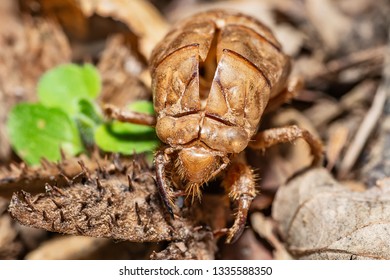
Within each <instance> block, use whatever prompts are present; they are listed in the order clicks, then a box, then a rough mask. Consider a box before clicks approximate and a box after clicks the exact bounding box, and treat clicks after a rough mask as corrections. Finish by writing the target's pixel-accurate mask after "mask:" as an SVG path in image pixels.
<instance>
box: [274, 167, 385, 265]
mask: <svg viewBox="0 0 390 280" xmlns="http://www.w3.org/2000/svg"><path fill="white" fill-rule="evenodd" d="M272 216H273V218H274V219H275V220H276V221H277V222H278V227H279V231H280V233H281V236H282V238H283V240H284V242H285V243H286V247H287V249H288V251H289V252H290V253H291V254H292V255H293V256H294V257H295V258H298V259H390V238H389V237H390V236H389V231H390V186H389V184H387V185H384V186H382V187H373V188H371V189H369V190H368V191H365V192H353V191H351V190H350V189H348V188H346V187H345V186H343V185H341V184H340V183H338V182H337V181H336V180H334V179H333V178H332V176H331V175H330V174H329V173H328V171H327V170H326V169H323V168H317V169H311V170H309V171H307V172H306V173H304V174H301V175H299V176H297V177H296V178H293V179H292V180H291V181H290V182H288V183H287V184H286V185H284V186H282V187H280V188H279V190H278V193H277V195H276V198H275V202H274V205H273V213H272Z"/></svg>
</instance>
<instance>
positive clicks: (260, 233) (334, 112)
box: [0, 0, 390, 259]
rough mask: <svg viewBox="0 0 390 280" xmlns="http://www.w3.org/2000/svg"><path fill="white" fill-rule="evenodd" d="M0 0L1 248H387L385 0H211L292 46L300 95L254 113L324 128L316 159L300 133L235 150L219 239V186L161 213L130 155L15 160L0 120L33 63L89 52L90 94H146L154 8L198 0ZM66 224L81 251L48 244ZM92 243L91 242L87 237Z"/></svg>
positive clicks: (83, 58)
mask: <svg viewBox="0 0 390 280" xmlns="http://www.w3.org/2000/svg"><path fill="white" fill-rule="evenodd" d="M2 2H3V3H2V4H1V6H0V11H1V13H2V14H4V15H5V16H6V17H7V19H8V20H7V22H8V23H9V24H13V26H14V27H15V28H7V30H5V29H1V28H0V31H1V32H0V38H1V40H0V44H1V47H2V52H1V53H0V61H1V62H2V63H0V65H1V66H0V119H1V122H0V144H1V145H0V147H1V150H0V162H2V163H6V164H3V165H2V166H0V196H1V200H0V201H1V203H3V204H4V207H0V208H1V209H2V212H1V214H0V221H1V225H2V227H1V228H2V230H1V231H0V258H2V259H3V258H11V259H20V258H29V259H30V258H31V259H32V258H38V259H39V258H45V259H49V258H60V259H88V258H104V256H112V258H154V259H183V258H184V259H213V258H220V259H224V258H225V259H226V258H229V259H235V258H241V259H243V258H249V259H251V258H264V259H269V258H274V259H289V258H299V259H389V258H390V256H389V255H388V252H389V250H388V249H389V248H388V246H389V242H388V239H389V238H388V234H386V230H387V224H388V217H389V216H390V215H389V213H388V211H389V209H388V207H387V204H388V203H387V200H388V197H387V196H388V187H389V183H388V177H389V176H390V169H389V166H390V165H389V162H390V160H389V149H388V147H389V145H390V144H389V143H388V142H389V141H388V140H389V139H390V137H389V122H388V113H389V112H390V110H389V106H388V105H389V102H388V96H389V94H388V88H389V87H388V86H387V83H388V78H386V77H388V75H387V74H386V72H385V71H384V70H383V69H384V65H386V64H387V65H388V63H387V62H385V64H384V61H385V59H384V58H385V54H386V48H387V44H388V43H387V38H388V26H389V25H390V24H389V21H388V17H387V16H386V15H388V13H389V11H390V6H389V5H388V3H387V2H386V1H384V0H383V1H375V2H372V1H368V0H361V1H352V0H344V1H337V2H336V1H320V3H311V1H295V0H288V1H285V0H283V1H267V0H264V1H263V0H262V1H250V0H237V1H210V2H212V3H211V4H210V5H212V6H213V7H214V8H215V7H226V6H229V7H231V8H233V9H240V8H242V9H244V12H245V10H246V11H253V13H254V14H255V15H257V16H258V18H259V20H261V21H265V22H267V24H268V25H270V26H271V28H272V29H273V31H274V32H275V33H276V36H277V37H278V38H279V39H280V40H281V43H282V45H283V48H284V49H285V50H286V51H288V53H289V54H290V55H292V56H293V57H294V59H295V63H294V68H293V73H294V75H299V76H301V77H303V79H304V80H305V89H304V90H303V91H302V92H301V93H300V95H298V96H297V97H296V98H295V99H294V100H293V101H292V102H291V103H290V104H287V105H284V106H283V107H282V108H281V109H280V110H278V111H276V112H273V113H271V114H269V115H268V116H266V117H265V119H264V122H263V123H262V125H263V126H264V127H267V125H274V124H275V123H278V124H283V123H289V122H290V123H291V122H293V123H299V125H302V124H305V126H306V127H311V129H312V130H313V131H314V132H315V133H317V134H318V135H319V136H320V137H321V138H322V139H323V140H324V143H325V146H326V155H327V162H325V166H326V167H327V170H326V169H313V170H310V169H309V170H305V168H306V167H305V166H306V160H307V158H306V156H302V155H304V154H305V153H307V147H305V145H304V143H299V142H298V141H297V142H296V143H295V144H294V145H281V146H279V147H275V148H274V149H271V150H268V151H266V152H265V153H264V154H260V153H248V158H249V161H250V162H251V163H252V165H253V166H254V168H257V169H256V172H258V173H259V177H260V178H261V179H260V180H259V181H258V187H259V190H260V192H259V196H258V197H257V198H256V199H255V200H254V204H253V205H252V207H251V213H250V219H249V221H248V228H247V229H246V230H245V232H244V234H243V236H242V238H241V239H240V240H238V242H237V243H236V244H233V245H231V246H232V250H230V251H229V250H227V249H228V247H227V245H224V244H222V242H218V240H219V239H218V234H216V232H215V230H218V229H221V228H224V227H226V226H227V225H228V223H229V219H231V214H232V213H234V209H230V207H229V205H228V204H227V203H226V201H224V200H223V198H222V196H221V195H220V193H219V192H218V191H217V192H216V193H213V191H211V193H206V194H205V197H204V200H203V202H205V201H209V203H208V204H205V203H202V205H200V204H198V203H195V204H194V205H192V206H191V207H188V206H183V208H181V212H180V213H181V214H182V215H181V218H180V217H177V218H176V219H175V220H174V221H173V222H172V221H171V220H170V219H167V216H166V215H167V213H165V212H164V209H163V207H162V206H161V202H160V199H159V196H158V193H157V192H156V189H155V183H154V181H153V178H152V177H153V172H154V171H153V168H150V167H149V166H148V165H147V164H146V163H145V161H144V160H143V159H142V157H141V159H140V157H139V156H136V157H131V156H130V157H117V156H101V155H98V154H97V153H93V154H90V155H88V156H87V155H82V156H80V157H73V158H63V159H62V160H61V161H59V162H58V163H49V162H47V161H46V160H43V161H42V165H41V167H28V166H27V165H25V164H24V163H21V162H20V161H19V159H18V158H16V157H15V155H13V154H12V153H11V150H10V148H9V145H8V144H7V143H8V141H7V135H6V131H5V129H4V124H5V119H6V118H7V112H8V111H9V108H11V107H12V106H13V105H14V104H16V103H18V102H21V101H34V100H36V95H35V85H36V82H37V80H38V78H39V77H40V76H41V75H42V73H43V72H45V71H46V70H47V69H50V68H52V67H53V66H55V65H57V64H60V63H64V62H69V61H71V60H73V61H77V62H93V63H95V64H97V65H98V68H99V70H100V73H101V76H102V82H103V85H102V86H103V94H102V96H101V100H100V102H101V104H105V103H112V104H116V105H120V106H126V104H128V103H130V102H131V101H134V100H139V99H149V100H150V99H151V92H150V89H149V86H150V77H149V74H148V68H147V67H148V66H147V58H148V56H149V53H150V50H151V49H152V48H153V45H154V43H155V42H156V41H157V40H158V38H159V37H161V36H163V35H164V33H165V32H166V30H167V27H168V25H169V24H168V23H167V22H174V21H175V20H177V19H178V18H179V17H180V16H182V17H183V16H185V15H188V14H190V13H193V12H196V10H198V9H207V8H210V6H209V4H206V3H204V2H203V1H179V0H170V1H164V3H162V2H159V3H158V7H159V8H160V9H161V10H160V11H157V10H156V9H155V8H154V7H152V6H151V5H150V3H148V1H131V3H127V2H126V3H125V2H123V1H119V0H117V1H107V0H106V1H103V0H102V1H76V0H75V1H68V2H67V3H65V2H63V1H43V0H19V1H8V0H7V1H2ZM166 3H167V4H166ZM183 3H184V4H183ZM58 5H60V6H61V7H62V9H60V10H59V9H57V8H58V7H59V6H58ZM131 5H132V6H131ZM130 6H131V7H130ZM18 7H20V11H19V10H18ZM164 18H165V19H167V20H165V19H164ZM329 18H332V19H334V21H332V23H334V24H328V23H329V22H328V21H327V19H329ZM324 21H325V22H326V23H323V22H324ZM3 26H4V25H3ZM97 26H101V27H104V28H96V27H97ZM340 26H341V27H342V28H339V27H340ZM286 30H287V31H286ZM363 31H364V32H363ZM43 34H45V37H44V38H45V40H42V38H43V37H42V36H43ZM335 34H338V35H337V36H336V35H335ZM10 38H11V39H12V40H11V39H10ZM292 42H293V43H292ZM38 43H39V44H38ZM10 58H12V59H10ZM22 61H23V62H22ZM9 73H12V74H13V75H9ZM383 85H386V86H383ZM381 88H385V90H386V94H384V95H385V98H382V101H381V106H382V107H380V106H373V105H372V104H373V103H372V102H373V100H374V99H375V98H376V97H375V96H376V95H377V94H375V93H378V92H379V91H380V89H381ZM382 97H383V96H382ZM287 107H290V108H291V107H292V108H294V109H293V110H291V109H289V110H286V108H287ZM370 108H375V110H376V112H375V113H376V117H375V119H376V121H375V122H372V123H371V124H370V127H371V128H370V129H371V130H372V131H371V132H370V131H369V133H367V132H366V133H365V135H364V137H363V138H364V139H360V136H359V137H358V134H359V135H361V134H360V133H358V130H360V129H361V128H359V127H361V126H362V124H363V123H364V121H363V120H364V119H365V118H367V116H368V113H367V112H369V110H370ZM378 117H379V118H378ZM366 131H367V130H366ZM357 137H358V138H359V141H364V144H363V145H362V144H359V146H360V148H359V149H357V150H355V152H354V160H353V161H352V163H350V164H349V167H348V168H347V169H345V167H342V166H343V163H342V162H343V160H345V158H346V154H347V153H348V150H350V149H351V143H352V142H353V141H354V140H353V139H354V138H355V139H356V138H357ZM356 141H357V140H356ZM343 168H344V169H343ZM302 170H305V171H302ZM342 170H344V171H342ZM135 174H137V175H139V176H135ZM340 174H342V175H343V176H340ZM129 178H130V179H129ZM129 185H132V186H133V187H134V189H133V191H132V192H131V191H129V190H130V188H129ZM210 189H211V190H213V188H212V186H210ZM294 190H295V191H294ZM354 190H358V191H354ZM13 193H14V194H13ZM11 196H12V199H11V200H10V198H11ZM9 201H11V204H10V205H9V210H10V213H7V211H6V209H7V204H8V202H9ZM3 204H1V205H3ZM204 205H209V206H208V207H206V208H204ZM271 212H272V215H270V213H271ZM10 214H11V215H12V216H13V217H14V218H15V220H17V221H19V222H20V223H21V224H26V225H29V227H22V226H20V224H19V223H17V222H16V221H15V220H13V219H11V216H10ZM151 217H153V219H151ZM31 227H37V228H39V229H37V230H35V232H33V231H32V230H33V229H32V228H31ZM47 231H55V232H60V233H67V234H71V235H70V236H62V237H61V236H57V235H53V234H47ZM213 233H214V234H213ZM319 233H321V234H319ZM72 235H76V236H72ZM23 236H29V237H30V239H31V240H34V242H31V244H28V242H27V241H26V240H28V239H29V238H25V237H23ZM34 236H35V237H34ZM85 236H93V237H85ZM101 237H105V239H99V238H101ZM72 238H75V239H77V240H78V241H77V242H81V243H80V244H84V245H83V246H85V247H83V246H81V245H80V248H85V250H84V253H82V252H80V251H77V250H71V248H69V249H70V250H69V251H67V252H65V251H64V254H62V255H61V254H59V255H57V256H55V255H53V254H51V253H53V252H54V251H58V250H57V249H55V248H58V247H56V246H60V247H61V246H62V247H67V246H68V245H67V244H69V243H67V242H70V241H71V239H72ZM90 238H92V239H90ZM96 238H98V239H96ZM110 239H112V240H127V241H122V242H119V243H115V242H111V241H110ZM130 241H135V242H136V243H134V242H130ZM146 241H147V242H146ZM58 244H59V245H58ZM88 244H90V245H88ZM93 244H95V245H96V244H100V245H98V246H96V247H97V248H96V250H88V248H91V247H93V246H94V245H93ZM113 248H115V250H114V249H113ZM120 248H122V249H120ZM112 250H114V251H112ZM126 250H127V251H126ZM132 250H133V251H134V254H133V255H131V254H129V253H128V251H132ZM124 251H126V252H127V253H126V252H124ZM45 252H46V253H45ZM115 252H116V253H115Z"/></svg>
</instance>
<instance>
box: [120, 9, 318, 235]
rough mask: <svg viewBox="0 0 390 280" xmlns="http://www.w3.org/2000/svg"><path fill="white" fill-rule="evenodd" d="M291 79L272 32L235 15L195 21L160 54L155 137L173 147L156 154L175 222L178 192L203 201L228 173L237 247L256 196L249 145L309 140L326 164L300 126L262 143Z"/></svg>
mask: <svg viewBox="0 0 390 280" xmlns="http://www.w3.org/2000/svg"><path fill="white" fill-rule="evenodd" d="M289 72H290V59H289V57H288V56H286V55H285V54H284V53H283V52H282V50H281V46H280V44H279V43H278V41H277V40H276V39H275V37H274V36H273V35H272V33H271V31H270V30H269V29H268V28H267V27H266V26H264V25H263V24H262V23H260V22H259V21H257V20H255V19H253V18H251V17H248V16H245V15H242V14H239V13H234V12H226V11H221V10H218V11H210V12H204V13H200V14H197V15H194V16H192V17H190V18H188V19H186V20H184V21H182V22H181V23H178V24H177V25H176V26H175V27H174V29H173V30H172V31H171V32H170V33H168V34H167V35H166V37H165V38H164V39H163V40H162V41H161V42H160V43H159V44H158V45H157V46H156V48H155V49H154V51H153V53H152V57H151V74H152V90H153V101H154V108H155V111H156V114H157V116H156V132H157V135H158V137H159V138H160V140H161V141H162V142H163V143H165V144H166V145H165V146H164V147H162V148H161V149H160V150H159V151H158V152H157V153H156V157H155V165H156V178H157V184H158V187H159V191H160V193H161V196H162V199H163V201H164V203H165V204H166V207H167V209H168V210H169V212H170V213H171V214H172V216H173V210H172V208H173V205H174V204H173V196H174V195H173V193H172V191H171V188H172V187H175V186H179V187H180V186H184V191H185V193H187V195H190V196H192V197H194V196H198V197H200V194H201V190H200V187H201V186H202V185H203V184H204V183H205V182H208V181H209V180H211V179H212V178H213V177H215V176H217V175H218V174H221V173H222V171H223V170H225V173H224V175H225V176H224V179H223V185H224V187H225V188H226V190H227V191H228V192H229V196H230V198H231V199H232V200H233V201H235V202H236V203H237V214H236V218H235V222H234V225H233V226H232V228H230V229H229V231H228V237H227V242H231V241H234V240H235V239H236V238H237V237H238V236H240V234H241V232H242V230H243V228H244V225H245V222H246V217H247V213H248V209H249V206H250V203H251V201H252V199H253V198H254V197H255V195H256V191H255V180H254V174H253V171H252V170H251V168H250V167H249V166H248V165H247V164H246V162H245V158H244V157H243V156H242V153H241V152H242V151H243V150H244V149H245V148H246V147H247V146H248V145H249V146H250V147H252V148H255V149H266V148H268V147H269V146H272V145H274V144H276V143H280V142H289V141H293V140H295V139H297V138H300V137H302V138H304V139H305V140H306V141H307V142H308V143H309V145H310V146H311V149H312V153H313V155H314V162H318V161H319V158H320V157H321V143H320V142H319V141H318V140H316V139H315V138H313V137H312V136H311V135H310V134H309V133H308V132H307V131H305V130H301V129H299V128H298V127H296V126H291V127H284V128H275V129H269V130H266V131H263V132H260V133H258V134H257V135H256V133H257V129H258V127H259V123H260V120H261V117H262V115H263V113H264V111H265V110H267V109H269V108H272V107H277V105H280V104H281V103H283V101H284V100H285V99H289V98H291V96H292V95H293V92H292V91H293V89H292V88H291V86H288V83H287V78H288V75H289ZM116 117H117V118H118V116H116ZM123 119H125V118H123ZM130 119H131V118H130ZM129 121H131V120H129ZM141 122H142V121H141ZM145 123H147V122H146V121H145ZM167 169H169V170H170V171H171V172H170V174H178V175H179V179H180V183H179V184H176V183H175V182H174V179H173V177H174V176H171V178H167V176H166V170H167ZM173 183H175V184H173Z"/></svg>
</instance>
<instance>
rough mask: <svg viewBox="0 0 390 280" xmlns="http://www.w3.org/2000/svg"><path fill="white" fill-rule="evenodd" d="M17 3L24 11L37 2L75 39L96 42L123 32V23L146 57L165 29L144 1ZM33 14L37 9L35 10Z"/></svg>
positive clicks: (44, 11) (164, 23)
mask: <svg viewBox="0 0 390 280" xmlns="http://www.w3.org/2000/svg"><path fill="white" fill-rule="evenodd" d="M20 2H21V6H22V8H23V9H24V10H27V11H29V10H34V9H33V7H37V5H36V4H37V3H38V4H39V6H38V7H40V11H39V12H41V13H42V14H44V15H45V16H49V17H54V18H56V19H57V20H58V21H59V22H60V23H61V25H62V27H63V28H64V30H65V31H66V33H67V34H68V36H70V37H71V38H74V39H77V40H79V41H96V40H98V39H103V38H104V37H105V36H107V35H108V34H112V33H113V32H118V33H126V30H125V28H123V27H124V26H126V28H127V29H128V30H129V31H131V33H132V34H134V35H135V37H136V38H134V39H135V41H137V42H136V43H135V45H138V46H139V51H140V52H141V53H142V54H143V55H144V56H145V57H146V58H148V57H149V55H150V53H151V51H152V49H153V48H154V46H155V45H156V43H157V42H158V41H159V40H160V39H161V38H162V36H164V35H165V33H166V31H167V28H168V25H167V23H166V22H165V20H164V19H163V18H162V16H161V15H160V14H159V13H158V11H157V10H156V9H155V8H154V7H153V5H151V4H150V3H149V2H148V1H144V0H131V1H128V0H82V1H80V0H68V1H62V0H50V1H47V0H25V1H20ZM34 4H35V5H34ZM34 13H37V11H36V10H35V11H34ZM112 19H113V20H115V21H116V22H114V21H112ZM109 21H111V22H109ZM110 23H111V24H110ZM118 23H119V24H118ZM127 33H128V32H127ZM133 37H134V36H133Z"/></svg>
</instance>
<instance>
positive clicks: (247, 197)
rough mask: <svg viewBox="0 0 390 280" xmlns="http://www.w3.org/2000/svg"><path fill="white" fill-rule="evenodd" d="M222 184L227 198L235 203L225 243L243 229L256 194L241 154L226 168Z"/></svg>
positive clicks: (248, 169) (239, 233)
mask: <svg viewBox="0 0 390 280" xmlns="http://www.w3.org/2000/svg"><path fill="white" fill-rule="evenodd" d="M223 185H224V187H225V189H226V190H227V191H228V192H229V198H230V199H231V200H232V201H233V202H235V203H237V212H236V216H235V220H234V224H233V226H232V227H231V228H230V229H229V230H228V233H227V239H226V243H232V242H235V241H236V240H237V239H238V237H240V235H241V233H242V232H243V230H244V227H245V224H246V219H247V216H248V211H249V207H250V205H251V202H252V200H253V198H254V197H255V196H256V190H255V178H254V174H253V171H252V169H251V168H250V167H249V166H248V164H247V163H246V161H245V159H244V157H243V155H242V156H241V155H240V156H239V158H237V159H236V160H235V161H233V162H232V164H231V165H230V166H229V169H228V170H227V174H226V176H225V178H224V181H223Z"/></svg>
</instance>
